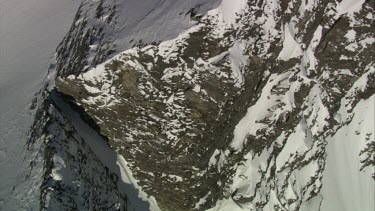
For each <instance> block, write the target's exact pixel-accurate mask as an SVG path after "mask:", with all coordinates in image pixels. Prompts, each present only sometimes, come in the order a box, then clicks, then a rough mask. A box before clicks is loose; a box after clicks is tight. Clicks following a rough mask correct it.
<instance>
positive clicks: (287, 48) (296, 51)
mask: <svg viewBox="0 0 375 211" xmlns="http://www.w3.org/2000/svg"><path fill="white" fill-rule="evenodd" d="M302 53H303V51H302V49H301V46H300V45H299V44H298V42H297V41H296V40H295V39H294V32H293V27H292V26H290V24H285V26H284V43H283V49H282V50H281V52H280V54H279V56H278V57H277V59H280V60H284V61H288V60H289V59H291V58H295V57H299V56H301V55H302Z"/></svg>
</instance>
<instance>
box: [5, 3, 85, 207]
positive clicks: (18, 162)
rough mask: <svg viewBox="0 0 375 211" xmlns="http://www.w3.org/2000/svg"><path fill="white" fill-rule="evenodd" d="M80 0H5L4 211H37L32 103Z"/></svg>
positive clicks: (37, 188)
mask: <svg viewBox="0 0 375 211" xmlns="http://www.w3.org/2000/svg"><path fill="white" fill-rule="evenodd" d="M79 4H80V0H12V1H7V0H0V169H1V170H0V181H1V182H0V209H1V210H26V209H29V210H33V209H34V207H38V204H39V201H38V199H39V196H38V192H39V187H38V185H37V184H38V183H37V181H36V180H34V179H33V178H26V175H27V173H28V171H29V164H30V160H32V159H34V158H31V157H28V156H26V155H28V154H27V153H28V152H27V150H26V148H25V143H26V137H27V136H26V135H27V134H26V133H27V131H28V130H29V127H30V124H31V122H32V114H30V110H29V108H30V102H31V101H32V97H33V95H34V94H35V93H36V92H37V91H38V90H39V89H40V88H41V86H42V85H43V83H44V79H45V74H46V70H47V68H48V64H49V63H48V62H49V57H50V56H51V54H52V53H53V52H54V50H55V48H56V46H57V44H58V42H59V41H60V40H61V39H62V38H63V36H64V34H65V33H66V31H67V30H68V29H69V28H68V27H69V25H70V23H71V21H72V19H73V17H74V14H75V12H76V10H77V8H78V5H79Z"/></svg>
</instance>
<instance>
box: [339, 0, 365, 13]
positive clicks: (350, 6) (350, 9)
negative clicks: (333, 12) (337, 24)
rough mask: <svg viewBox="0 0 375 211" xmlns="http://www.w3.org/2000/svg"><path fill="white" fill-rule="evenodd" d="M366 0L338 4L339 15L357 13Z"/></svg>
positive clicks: (344, 0)
mask: <svg viewBox="0 0 375 211" xmlns="http://www.w3.org/2000/svg"><path fill="white" fill-rule="evenodd" d="M365 1H366V0H343V1H341V3H340V4H339V7H338V10H339V14H344V13H349V14H352V13H354V12H358V11H360V10H361V9H362V4H363V3H364V2H365Z"/></svg>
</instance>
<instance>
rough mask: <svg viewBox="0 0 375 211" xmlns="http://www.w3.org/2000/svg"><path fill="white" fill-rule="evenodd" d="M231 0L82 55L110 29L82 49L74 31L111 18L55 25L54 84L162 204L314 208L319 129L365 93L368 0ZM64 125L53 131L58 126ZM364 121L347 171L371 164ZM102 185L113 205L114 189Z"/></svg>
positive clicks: (373, 84) (369, 90)
mask: <svg viewBox="0 0 375 211" xmlns="http://www.w3.org/2000/svg"><path fill="white" fill-rule="evenodd" d="M352 3H353V2H352ZM97 4H98V5H97V8H98V9H97V13H96V16H95V17H96V18H97V19H95V20H99V19H100V18H99V19H98V17H102V16H103V14H102V11H106V13H108V14H110V15H109V16H108V17H107V19H105V20H109V19H110V18H109V17H111V16H112V14H113V17H116V15H118V16H119V15H120V13H116V9H115V8H116V7H115V6H113V7H111V6H110V5H111V4H112V3H111V2H107V3H106V4H108V5H107V6H105V7H103V5H102V4H103V3H97ZM231 4H233V3H232V2H230V1H229V0H223V2H221V4H220V5H219V7H218V8H216V9H213V10H210V11H208V12H207V13H202V15H200V13H199V12H196V10H194V9H193V10H190V11H189V12H190V13H188V14H189V15H188V16H190V18H191V21H192V22H193V23H194V25H193V26H191V27H190V28H189V29H188V30H186V31H184V32H183V33H181V34H180V35H179V36H178V37H177V38H175V39H170V40H167V41H162V40H163V39H160V42H154V43H151V42H149V44H142V45H141V46H139V45H138V46H134V47H133V48H131V49H129V50H126V51H124V52H122V53H119V54H118V55H116V56H115V57H113V58H111V59H109V60H107V61H106V62H104V63H102V64H99V65H97V66H96V67H94V68H91V69H90V68H89V67H90V66H92V65H96V64H98V63H101V62H102V61H104V60H105V59H106V58H107V56H108V55H110V54H111V53H110V52H111V50H109V49H111V48H110V47H103V46H104V45H105V46H109V45H108V43H112V42H113V40H112V41H110V40H107V41H108V42H107V41H103V42H102V41H99V43H101V44H95V45H97V46H100V47H99V48H96V49H97V50H95V51H96V52H95V53H94V54H95V55H96V56H95V57H94V60H92V61H90V62H89V63H87V61H88V60H87V58H89V57H90V56H87V55H89V53H87V52H89V50H87V49H88V48H87V46H88V45H93V42H92V41H87V42H86V41H85V40H90V39H89V38H87V36H88V37H100V36H102V35H101V33H108V34H109V35H110V34H111V33H114V32H112V31H110V30H109V31H108V30H104V29H97V28H95V27H94V28H95V29H94V28H91V29H90V30H91V31H90V30H89V31H90V32H89V33H88V32H85V33H83V34H82V30H83V29H84V30H87V27H85V25H80V23H79V24H78V25H79V27H72V30H71V32H70V33H69V34H70V35H71V34H82V35H79V36H74V39H71V38H69V36H67V38H66V39H65V40H64V42H63V43H65V44H62V45H61V47H60V49H59V51H58V53H57V64H58V65H57V70H58V73H59V74H58V77H57V79H56V89H57V91H58V92H61V93H63V94H64V95H67V96H70V97H72V98H69V97H64V99H65V100H66V101H69V102H70V103H75V104H76V105H75V106H76V107H77V108H79V109H81V110H82V111H83V110H84V113H81V115H82V116H83V117H85V119H86V120H88V119H89V120H90V122H91V124H92V125H95V128H96V130H97V131H100V133H101V134H102V135H103V136H105V137H106V138H107V141H108V144H109V145H110V146H111V148H113V149H114V150H116V152H117V153H119V154H120V155H122V156H123V157H124V158H125V160H127V162H128V163H129V167H130V169H131V171H132V172H133V174H134V177H135V178H136V179H137V180H138V184H139V185H140V186H141V187H142V190H143V191H145V192H146V193H147V194H148V195H151V196H154V197H155V198H156V201H157V203H158V206H159V208H160V209H161V210H193V209H197V210H205V209H209V208H213V207H215V209H218V210H229V209H238V210H241V209H244V210H304V209H310V210H319V209H320V204H321V203H322V200H324V196H323V195H322V194H321V193H320V192H321V189H322V185H324V184H322V178H323V174H324V169H325V164H326V146H327V138H329V137H331V136H332V137H333V136H334V135H335V134H336V132H337V131H339V130H340V129H341V128H343V127H346V126H347V125H350V123H351V121H352V119H353V116H354V115H355V113H354V112H353V109H354V108H356V106H357V104H358V103H360V102H367V101H370V102H373V98H374V94H375V68H374V59H375V58H374V56H375V46H374V18H373V13H374V9H375V8H374V1H361V2H355V4H350V2H349V3H348V1H342V2H337V1H335V0H328V1H319V0H309V1H283V2H279V1H275V0H259V1H246V0H241V1H238V2H237V3H236V5H235V6H233V5H231ZM112 5H116V4H112ZM100 8H105V9H100ZM111 8H113V9H111ZM82 11H83V10H82V8H81V9H80V12H79V14H81V13H82ZM111 11H112V12H111ZM198 11H199V10H198ZM91 16H93V15H91ZM91 16H90V17H91ZM88 20H90V18H89V19H88ZM100 20H101V19H100ZM114 20H115V19H112V21H111V20H109V21H105V22H101V23H100V24H99V25H100V26H101V27H111V24H115V25H118V24H120V23H119V22H116V21H114ZM85 21H86V19H83V23H84V22H85ZM76 25H77V22H76ZM94 26H96V25H95V24H94ZM88 34H89V35H88ZM105 37H107V35H106V36H105ZM108 37H110V36H108ZM108 39H109V38H108ZM67 40H70V41H67ZM164 40H165V39H164ZM154 41H155V40H154ZM157 41H159V40H157ZM66 43H69V44H68V45H67V44H66ZM80 43H86V44H84V46H86V47H83V48H81V47H79V46H80V45H81V44H80ZM88 43H89V44H88ZM104 43H106V44H104ZM64 46H65V47H64ZM71 46H78V47H77V48H72V47H71ZM75 49H77V51H76V50H75ZM82 49H84V52H86V53H83V54H82V55H84V56H83V57H81V56H80V55H81V54H80V53H79V52H81V50H82ZM63 58H64V59H63ZM65 58H68V59H65ZM82 61H85V62H86V63H85V62H82ZM65 62H66V63H65ZM84 66H86V67H87V68H86V67H84ZM371 100H372V101H371ZM367 109H371V108H367ZM56 118H57V117H56ZM57 119H59V118H57ZM66 124H68V123H66ZM64 125H65V124H64V123H63V124H59V127H60V128H61V133H64V131H65V132H67V131H71V130H67V129H64V130H62V129H63V128H64ZM365 130H366V131H361V134H365V135H359V136H358V143H359V144H358V145H359V146H360V148H361V152H360V153H358V154H357V156H358V157H360V159H359V160H360V163H361V168H360V169H358V171H361V172H367V174H370V175H371V174H372V176H373V177H375V174H374V157H375V156H374V153H375V150H374V147H373V146H374V129H373V128H371V127H366V128H365ZM66 138H67V139H69V140H70V139H72V141H71V142H73V143H80V142H79V139H77V138H74V137H70V136H67V137H66ZM62 140H63V139H61V140H57V141H56V143H59V142H61V141H62ZM64 151H68V150H64ZM87 153H90V152H88V151H87ZM48 159H49V160H51V159H50V158H48ZM98 165H99V166H100V164H98ZM47 174H48V172H47ZM87 174H90V172H88V173H87ZM102 174H103V177H108V173H105V172H102ZM74 177H76V176H74ZM109 178H110V177H109ZM104 180H107V179H104ZM109 181H111V180H109ZM372 182H373V181H372ZM114 191H115V193H112V194H115V195H116V194H117V195H116V196H118V201H117V202H116V203H119V204H120V205H122V204H123V203H124V201H126V196H123V195H121V194H118V193H117V192H116V191H117V190H116V188H114ZM108 203H110V202H108ZM113 203H115V202H113ZM100 204H102V203H100Z"/></svg>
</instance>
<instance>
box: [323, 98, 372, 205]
mask: <svg viewBox="0 0 375 211" xmlns="http://www.w3.org/2000/svg"><path fill="white" fill-rule="evenodd" d="M374 105H375V95H373V96H372V97H371V98H369V99H367V100H362V101H361V102H359V103H358V104H357V106H356V107H355V108H354V110H353V112H354V113H355V115H354V117H353V119H352V121H351V122H350V123H349V124H348V125H345V126H344V127H342V128H340V129H339V131H337V133H336V134H335V135H334V136H332V137H329V138H328V139H327V142H328V146H327V161H326V167H325V168H326V170H325V172H324V175H323V181H322V182H323V189H322V195H323V202H322V205H321V210H323V211H330V210H348V211H349V210H363V211H366V210H368V211H371V210H374V207H375V182H374V179H373V178H372V177H371V176H372V174H374V173H375V169H371V168H367V169H365V170H364V171H361V170H360V169H361V156H358V155H360V154H361V151H362V150H363V148H364V147H365V145H366V140H367V141H369V140H374V134H375V124H374V121H375V120H374V117H375V113H374V112H375V108H374ZM340 116H341V117H345V113H343V112H341V113H340ZM348 199H350V200H348Z"/></svg>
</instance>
